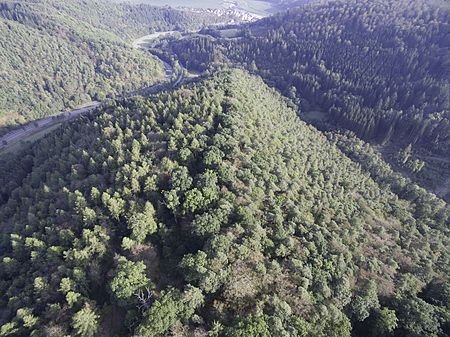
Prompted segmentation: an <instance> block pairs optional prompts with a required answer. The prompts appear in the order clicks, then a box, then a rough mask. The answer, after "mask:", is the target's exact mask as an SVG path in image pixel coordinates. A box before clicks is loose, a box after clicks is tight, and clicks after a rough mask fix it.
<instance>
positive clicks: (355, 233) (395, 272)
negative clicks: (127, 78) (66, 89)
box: [0, 70, 450, 337]
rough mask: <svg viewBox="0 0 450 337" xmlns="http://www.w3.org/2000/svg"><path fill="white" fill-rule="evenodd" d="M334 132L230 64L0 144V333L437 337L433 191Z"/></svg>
mask: <svg viewBox="0 0 450 337" xmlns="http://www.w3.org/2000/svg"><path fill="white" fill-rule="evenodd" d="M346 142H347V141H346V138H345V137H344V136H343V137H340V138H339V139H337V138H333V137H331V136H330V139H327V137H325V136H324V135H323V134H321V133H320V132H318V131H317V130H316V129H314V128H312V127H310V126H308V125H306V124H305V123H304V122H302V121H301V120H300V119H299V118H298V116H297V113H296V111H294V110H293V109H291V108H289V107H288V104H287V102H285V101H284V99H283V98H282V97H281V96H280V95H279V94H277V93H276V92H275V91H273V90H271V89H269V88H268V87H267V86H265V85H264V83H263V81H262V80H261V79H258V78H256V77H252V76H250V75H248V74H247V73H245V72H244V71H238V70H233V71H227V72H224V73H220V74H217V75H215V76H213V77H211V78H210V79H206V80H203V81H201V82H196V83H192V84H191V85H189V86H185V87H182V88H181V89H179V90H176V91H173V92H162V93H159V94H157V95H154V96H151V97H149V98H148V99H143V98H135V99H132V100H125V101H121V102H116V103H112V104H111V105H110V106H109V107H106V108H104V110H101V111H98V112H97V113H95V114H92V115H91V116H88V117H87V118H83V120H78V121H75V122H73V123H71V124H70V125H65V126H63V127H61V128H60V129H59V130H58V131H57V132H54V133H52V134H50V135H48V136H46V137H45V138H43V139H42V140H40V141H38V142H37V143H36V144H34V145H32V146H31V147H30V148H29V149H26V150H24V152H23V153H21V154H19V156H13V155H11V157H10V158H9V160H5V161H2V163H0V173H1V174H0V196H1V199H0V220H1V222H2V227H1V228H0V233H1V236H0V252H1V254H2V255H1V259H0V261H1V265H0V280H1V281H0V294H1V295H0V296H1V297H0V301H1V302H0V306H1V307H2V308H5V309H4V310H3V311H2V317H4V319H5V321H4V322H2V323H3V326H2V328H1V330H0V336H13V335H30V336H55V337H57V336H65V335H68V334H73V335H79V336H86V337H90V336H93V335H94V334H95V333H96V332H97V331H98V332H100V331H101V332H102V333H103V334H106V335H120V336H127V335H130V336H132V335H134V336H166V335H176V336H186V335H194V336H314V337H317V336H324V337H325V336H336V337H337V336H339V337H342V336H351V334H353V335H354V336H371V335H373V336H389V335H392V334H394V335H395V336H417V337H419V336H421V337H423V336H429V337H431V336H445V334H448V325H447V322H448V320H449V317H450V307H449V306H448V303H450V288H449V282H448V275H449V274H450V273H449V269H448V268H449V264H448V259H449V256H450V254H449V248H448V247H450V245H449V242H448V224H449V209H448V205H447V204H445V203H444V202H442V200H439V199H437V198H436V197H435V196H433V195H431V194H428V193H426V192H425V191H424V190H421V189H419V188H417V186H415V185H414V184H411V183H410V182H405V181H399V182H398V183H397V185H396V184H395V183H396V182H397V179H396V178H395V176H393V175H392V172H390V171H389V170H388V169H386V168H384V166H383V165H380V164H379V163H378V159H376V157H374V156H369V158H370V159H371V160H365V161H364V160H362V162H365V163H366V165H367V167H364V170H363V169H362V168H361V166H360V165H358V164H355V163H354V162H353V161H352V160H350V159H349V158H348V157H346V156H345V155H344V154H343V153H342V152H341V151H340V150H339V148H338V146H339V147H340V148H342V149H346V148H348V149H352V148H353V147H352V146H346V145H345V144H347V143H346ZM348 142H349V141H348ZM361 146H362V145H361ZM348 151H350V150H348ZM364 153H366V152H365V151H364V150H363V149H362V150H361V151H359V152H358V151H356V152H355V153H353V154H352V156H355V157H357V156H363V155H364ZM349 155H350V152H349ZM376 172H378V174H375V173H376ZM369 174H370V175H369Z"/></svg>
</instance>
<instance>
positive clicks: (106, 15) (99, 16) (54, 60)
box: [0, 0, 219, 126]
mask: <svg viewBox="0 0 450 337" xmlns="http://www.w3.org/2000/svg"><path fill="white" fill-rule="evenodd" d="M217 20H219V19H218V18H216V17H214V16H208V15H205V16H202V17H200V16H199V15H198V14H196V13H188V12H183V11H177V10H172V9H169V8H155V7H150V6H144V5H140V6H131V5H125V4H122V5H119V4H111V3H108V2H105V1H88V2H86V1H80V0H71V1H63V2H61V1H54V0H34V1H29V2H6V3H2V4H0V45H1V51H0V64H1V66H0V82H1V83H2V86H1V88H0V126H4V125H10V124H17V123H22V122H25V121H29V120H33V119H35V118H39V117H44V116H46V115H49V114H52V113H56V112H58V111H59V110H61V109H64V108H70V107H74V106H76V105H78V104H80V103H84V102H87V101H89V100H91V99H92V100H102V99H103V98H104V97H105V96H112V97H114V96H116V95H121V94H122V93H126V92H131V91H134V90H136V89H140V88H142V87H146V86H150V85H152V84H154V83H155V82H156V81H158V80H161V79H163V77H164V70H163V67H162V64H161V62H159V61H158V60H157V59H155V58H152V57H149V55H146V54H145V53H144V52H141V51H136V50H133V49H132V48H131V46H130V44H129V43H128V42H129V41H128V42H127V40H129V39H131V38H132V37H134V38H135V37H138V36H142V35H146V34H148V33H150V32H153V31H155V30H158V31H159V30H173V29H192V28H199V27H201V26H202V25H203V24H205V23H211V22H216V21H217Z"/></svg>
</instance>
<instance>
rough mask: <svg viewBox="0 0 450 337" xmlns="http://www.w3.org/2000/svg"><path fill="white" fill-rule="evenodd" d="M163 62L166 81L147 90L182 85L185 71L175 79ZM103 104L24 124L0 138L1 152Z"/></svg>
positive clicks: (146, 38)
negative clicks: (169, 85) (169, 84)
mask: <svg viewBox="0 0 450 337" xmlns="http://www.w3.org/2000/svg"><path fill="white" fill-rule="evenodd" d="M162 33H164V32H162ZM162 33H158V34H153V35H147V36H144V37H141V38H139V39H137V40H135V41H134V42H133V47H134V48H139V49H142V50H147V49H146V48H145V43H146V42H148V41H149V40H150V39H152V38H155V37H158V36H161V35H163V34H162ZM154 56H155V55H154ZM155 57H156V56H155ZM161 61H162V63H163V65H164V70H165V76H164V81H163V82H160V83H157V84H155V85H153V86H152V87H150V88H147V89H158V88H159V87H162V86H163V85H164V84H167V83H170V82H171V81H173V84H172V86H173V87H176V86H177V85H178V84H180V83H181V82H182V81H183V78H184V74H183V71H180V72H179V74H178V76H177V78H176V79H174V78H173V76H174V69H173V67H172V66H171V65H170V64H169V63H167V62H166V61H164V60H161ZM101 104H102V103H101V102H97V101H94V102H92V103H91V104H89V105H87V106H85V107H83V108H78V109H75V110H71V111H66V112H60V113H59V114H56V115H52V116H49V117H45V118H42V119H39V120H35V121H32V122H29V123H27V124H24V125H23V126H22V127H21V128H18V129H15V130H13V131H11V132H9V133H7V134H5V135H3V136H1V137H0V150H3V149H6V148H7V147H9V146H12V145H13V144H16V143H18V142H20V141H21V140H25V139H26V138H27V137H29V136H31V135H33V134H35V133H37V132H39V131H42V130H45V129H47V128H49V127H51V126H53V125H56V124H60V123H62V122H65V121H69V120H72V119H74V118H76V117H78V116H80V115H83V114H86V113H88V112H90V111H92V110H94V109H95V108H97V107H99V106H100V105H101Z"/></svg>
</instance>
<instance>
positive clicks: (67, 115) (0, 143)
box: [0, 102, 101, 149]
mask: <svg viewBox="0 0 450 337" xmlns="http://www.w3.org/2000/svg"><path fill="white" fill-rule="evenodd" d="M100 104H101V103H100V102H92V104H90V105H88V106H86V107H84V108H81V109H75V110H72V111H69V112H61V113H60V114H58V115H53V116H49V117H46V118H42V119H39V120H36V121H33V122H30V123H28V124H25V125H23V126H22V127H21V128H20V129H16V130H14V131H11V132H9V133H7V134H6V135H4V136H2V137H0V149H2V148H4V147H7V146H9V145H12V144H15V143H17V142H18V141H20V140H21V139H23V138H25V137H27V136H29V135H32V134H33V133H36V132H38V131H40V130H43V129H45V128H48V127H50V126H52V125H55V124H58V123H61V122H63V121H68V120H71V119H73V118H75V117H77V116H79V115H81V114H84V113H87V112H89V111H91V110H93V109H95V108H96V107H98V106H99V105H100Z"/></svg>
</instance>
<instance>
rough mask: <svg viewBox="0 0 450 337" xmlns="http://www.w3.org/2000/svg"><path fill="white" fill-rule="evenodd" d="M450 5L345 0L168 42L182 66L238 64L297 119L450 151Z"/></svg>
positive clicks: (417, 0) (403, 144)
mask: <svg viewBox="0 0 450 337" xmlns="http://www.w3.org/2000/svg"><path fill="white" fill-rule="evenodd" d="M449 9H450V6H449V5H448V3H446V2H444V1H431V2H430V1H422V0H413V1H410V0H400V1H398V0H386V1H371V0H363V1H361V0H350V1H347V0H345V1H341V0H337V1H324V2H316V3H315V4H313V5H307V6H303V7H301V8H299V9H297V10H292V11H288V12H286V13H282V14H279V15H275V16H273V17H269V18H267V19H264V20H261V21H259V22H256V23H255V24H251V25H248V26H245V27H244V28H242V29H241V31H240V32H238V33H235V34H234V37H232V38H229V37H228V36H227V37H226V38H225V37H220V36H226V34H220V32H215V33H214V32H211V31H210V33H211V34H210V36H208V35H206V36H205V35H203V36H202V35H200V36H197V37H194V38H191V39H183V40H180V41H176V42H174V43H173V44H172V45H171V47H172V50H173V51H175V52H176V53H177V54H178V56H179V58H180V60H181V61H182V62H183V63H184V64H186V65H187V66H188V67H190V68H193V69H196V70H204V69H206V68H207V67H209V66H210V65H212V64H221V63H223V62H230V63H234V64H236V63H238V64H241V65H243V66H245V67H247V68H248V69H250V70H252V71H254V72H257V73H258V74H260V75H262V76H263V77H264V78H265V79H266V80H267V81H268V82H269V83H272V84H274V85H276V86H277V88H279V89H281V90H282V91H283V92H284V93H285V94H286V95H288V96H290V97H292V98H294V99H297V101H298V102H299V104H300V106H301V107H302V111H303V112H304V113H305V115H304V117H305V118H307V119H309V120H311V121H313V122H314V123H316V125H320V124H321V123H323V122H328V123H329V125H336V124H337V125H338V126H341V127H344V128H346V129H350V130H353V131H354V132H356V133H357V135H358V136H360V137H362V138H363V139H366V140H370V141H377V142H378V143H381V144H385V143H388V142H393V143H394V144H396V145H397V146H399V147H400V148H406V147H407V146H408V145H409V144H411V145H412V148H413V150H421V149H422V150H426V151H431V153H433V154H435V155H438V156H444V157H446V158H448V154H449V153H450V122H449V121H450V49H449V46H450V25H449V22H450V11H449Z"/></svg>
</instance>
